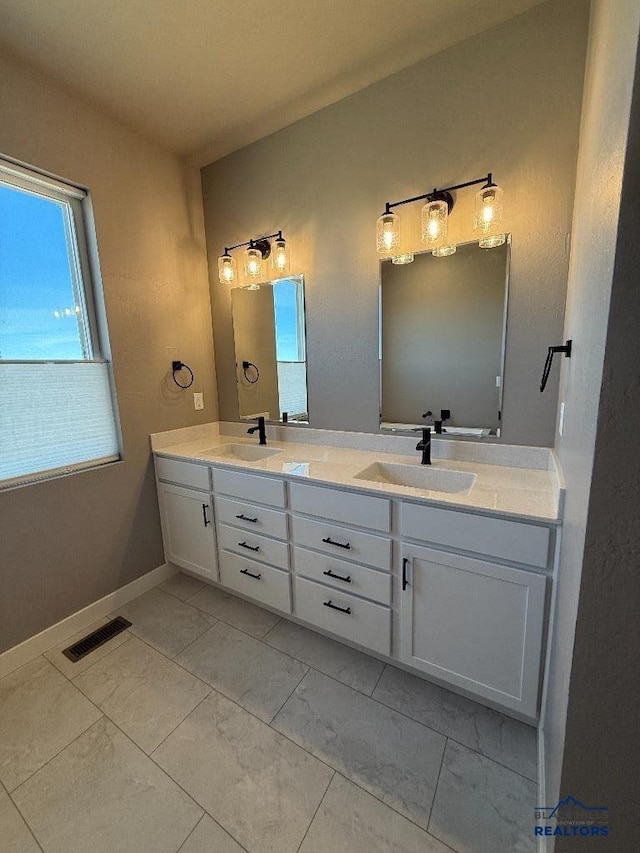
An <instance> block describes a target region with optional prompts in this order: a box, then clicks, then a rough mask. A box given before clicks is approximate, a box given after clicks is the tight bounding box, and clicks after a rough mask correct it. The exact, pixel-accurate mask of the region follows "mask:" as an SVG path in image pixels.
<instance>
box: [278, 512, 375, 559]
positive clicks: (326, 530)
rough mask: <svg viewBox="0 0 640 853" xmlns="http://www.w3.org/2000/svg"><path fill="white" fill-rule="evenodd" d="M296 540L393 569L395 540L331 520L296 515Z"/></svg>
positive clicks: (331, 552)
mask: <svg viewBox="0 0 640 853" xmlns="http://www.w3.org/2000/svg"><path fill="white" fill-rule="evenodd" d="M292 521H293V540H294V542H295V543H296V545H304V546H306V547H308V548H316V549H317V550H318V551H323V552H324V553H326V554H331V555H332V556H335V557H339V558H345V557H346V558H347V559H349V560H353V561H354V562H357V563H364V564H365V565H367V566H375V567H376V568H378V569H385V570H386V571H389V570H390V569H391V540H390V539H385V538H383V537H382V536H374V535H373V534H372V533H362V532H361V531H360V530H350V529H349V528H347V527H338V526H337V525H335V524H330V523H329V522H327V521H316V520H312V519H310V518H300V516H296V515H294V516H293V519H292Z"/></svg>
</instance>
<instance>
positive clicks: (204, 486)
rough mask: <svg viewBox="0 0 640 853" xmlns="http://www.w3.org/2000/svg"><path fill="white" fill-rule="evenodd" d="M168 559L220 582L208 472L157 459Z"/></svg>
mask: <svg viewBox="0 0 640 853" xmlns="http://www.w3.org/2000/svg"><path fill="white" fill-rule="evenodd" d="M156 476H157V484H158V502H159V505H160V518H161V521H162V536H163V540H164V550H165V556H166V559H167V561H168V562H171V563H175V565H176V566H180V567H182V568H184V569H188V570H189V571H190V572H193V574H196V575H200V576H201V577H203V578H206V579H207V580H214V581H217V580H218V561H217V555H216V538H215V526H214V520H213V501H212V499H211V490H210V485H209V469H208V468H207V466H206V465H196V464H194V463H190V462H181V461H177V460H174V459H166V458H163V457H156Z"/></svg>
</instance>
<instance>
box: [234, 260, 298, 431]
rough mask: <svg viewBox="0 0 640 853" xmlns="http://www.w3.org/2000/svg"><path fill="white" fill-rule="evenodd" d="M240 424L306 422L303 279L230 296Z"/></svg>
mask: <svg viewBox="0 0 640 853" xmlns="http://www.w3.org/2000/svg"><path fill="white" fill-rule="evenodd" d="M231 312H232V316H233V339H234V344H235V352H236V376H237V383H238V409H239V412H240V417H241V418H256V417H258V416H259V415H263V416H264V417H266V418H268V419H269V420H289V421H296V422H298V423H300V422H307V421H308V414H307V363H306V342H305V322H304V279H303V277H302V276H301V275H294V276H289V277H288V278H282V279H278V280H277V281H271V282H266V283H265V284H259V285H250V286H249V287H235V288H234V289H233V290H232V291H231Z"/></svg>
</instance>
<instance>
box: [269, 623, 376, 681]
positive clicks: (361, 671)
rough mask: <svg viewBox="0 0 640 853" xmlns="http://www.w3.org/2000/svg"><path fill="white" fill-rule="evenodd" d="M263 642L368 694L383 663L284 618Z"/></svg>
mask: <svg viewBox="0 0 640 853" xmlns="http://www.w3.org/2000/svg"><path fill="white" fill-rule="evenodd" d="M265 643H268V644H269V645H270V646H273V647H274V648H275V649H280V651H281V652H286V653H287V654H288V655H291V656H292V657H294V658H297V659H298V660H300V661H302V662H303V663H306V664H308V665H309V666H312V667H313V668H314V669H318V670H320V672H324V674H325V675H330V676H331V677H332V678H335V679H336V681H341V682H342V683H343V684H348V685H349V687H353V688H354V689H355V690H360V692H361V693H366V694H367V695H368V696H370V695H371V691H372V690H373V688H374V687H375V686H376V683H377V681H378V679H379V678H380V674H381V673H382V670H383V669H384V666H385V665H384V663H382V661H379V660H376V659H375V658H372V657H369V655H365V654H363V653H362V652H358V651H356V649H352V648H350V647H349V646H345V645H344V644H343V643H339V642H337V641H336V640H331V639H329V637H323V636H322V634H318V633H316V632H315V631H309V630H307V629H306V628H303V627H302V626H301V625H296V624H295V623H294V622H288V621H287V620H286V619H281V620H280V622H279V624H278V625H276V626H275V628H273V630H272V631H270V632H269V634H268V636H267V637H266V638H265Z"/></svg>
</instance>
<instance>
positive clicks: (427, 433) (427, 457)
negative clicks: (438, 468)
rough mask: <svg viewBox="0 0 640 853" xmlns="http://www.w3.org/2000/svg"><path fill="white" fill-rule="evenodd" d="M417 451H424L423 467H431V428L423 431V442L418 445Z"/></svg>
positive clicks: (425, 428)
mask: <svg viewBox="0 0 640 853" xmlns="http://www.w3.org/2000/svg"><path fill="white" fill-rule="evenodd" d="M416 450H421V451H422V460H421V464H422V465H431V427H424V429H423V430H422V441H419V442H418V443H417V444H416Z"/></svg>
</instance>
